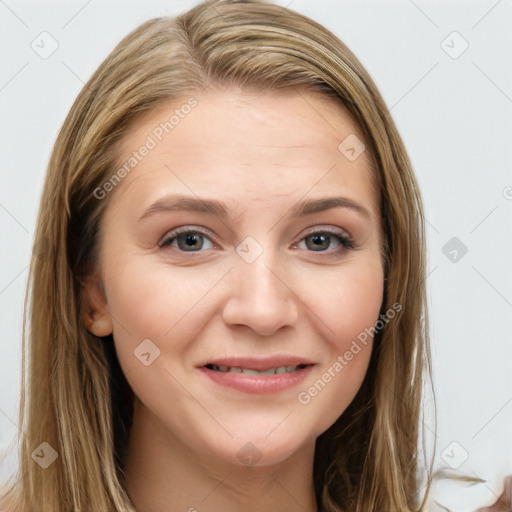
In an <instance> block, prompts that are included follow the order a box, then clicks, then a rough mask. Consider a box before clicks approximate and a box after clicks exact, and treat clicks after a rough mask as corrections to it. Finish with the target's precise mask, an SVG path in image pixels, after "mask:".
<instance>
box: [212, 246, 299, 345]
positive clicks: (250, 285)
mask: <svg viewBox="0 0 512 512" xmlns="http://www.w3.org/2000/svg"><path fill="white" fill-rule="evenodd" d="M268 253H269V251H268V250H266V251H264V253H263V254H261V255H260V256H259V257H258V258H257V259H256V260H255V261H253V262H252V263H248V262H246V261H244V260H243V259H242V258H240V259H239V260H237V262H236V268H234V269H233V270H232V271H231V272H230V273H229V278H228V279H229V296H228V299H227V301H226V302H225V305H224V308H223V314H222V316H223V319H224V322H225V323H226V324H228V325H231V326H242V325H243V326H247V327H249V328H251V329H252V330H253V331H254V332H256V333H258V334H260V335H261V336H270V335H272V334H273V333H275V332H276V331H278V330H279V329H280V328H281V327H285V326H293V325H295V323H296V322H297V320H298V318H299V299H298V297H297V296H296V295H295V293H294V291H293V288H294V286H293V282H290V273H289V272H286V271H285V270H284V269H283V265H279V264H278V263H277V262H276V259H274V258H266V257H264V256H266V254H268Z"/></svg>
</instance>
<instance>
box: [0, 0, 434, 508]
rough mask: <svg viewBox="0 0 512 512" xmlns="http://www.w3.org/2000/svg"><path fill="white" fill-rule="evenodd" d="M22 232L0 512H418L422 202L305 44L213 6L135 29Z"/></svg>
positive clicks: (81, 101) (364, 100)
mask: <svg viewBox="0 0 512 512" xmlns="http://www.w3.org/2000/svg"><path fill="white" fill-rule="evenodd" d="M37 226H38V227H37V233H36V238H35V246H36V247H47V250H45V252H44V255H43V256H44V257H43V256H41V255H39V256H37V255H36V253H37V251H35V253H34V256H33V259H32V262H31V268H30V281H29V282H30V289H29V292H28V293H29V295H28V300H29V301H30V304H31V310H30V316H29V325H30V335H29V343H28V346H27V347H25V344H24V351H25V350H26V351H27V353H28V358H29V374H28V380H27V382H26V391H25V388H23V394H22V397H21V405H20V425H21V426H22V428H21V430H22V431H23V432H24V433H25V436H24V437H22V438H21V440H20V441H21V446H20V472H19V475H18V479H17V481H16V483H15V484H14V485H13V486H12V488H10V489H9V492H7V493H6V495H5V498H4V504H5V505H4V506H5V507H6V510H8V511H9V512H21V511H27V512H28V511H34V510H44V511H45V512H46V511H48V512H50V511H55V512H57V511H69V510H73V511H90V510H94V511H105V512H107V511H112V510H116V511H131V512H133V511H135V510H137V511H140V512H143V511H146V510H159V511H160V510H161V511H170V510H189V511H193V510H209V511H216V510H240V509H242V510H267V509H268V510H270V509H271V510H280V511H287V510H301V509H303V510H307V511H313V510H318V511H349V510H350V511H354V510H356V511H369V510H379V511H388V510H389V511H391V510H392V511H397V510H400V511H402V510H403V511H405V510H407V511H412V510H423V509H424V507H425V504H426V500H427V495H428V489H429V487H430V478H429V477H428V476H423V475H422V469H425V468H422V467H421V463H420V456H419V455H420V454H419V453H418V447H417V439H418V434H419V432H420V430H419V421H420V420H419V414H420V406H421V395H422V382H423V380H424V377H430V359H429V349H428V346H429V344H428V321H427V311H426V305H425V240H424V219H423V209H422V203H421V197H420V194H419V191H418V187H417V183H416V180H415V177H414V174H413V172H412V169H411V165H410V162H409V159H408V157H407V155H406V152H405V149H404V146H403V144H402V142H401V139H400V137H399V135H398V132H397V130H396V127H395V125H394V123H393V121H392V119H391V117H390V115H389V112H388V110H387V108H386V106H385V104H384V102H383V100H382V98H381V96H380V94H379V92H378V91H377V88H376V87H375V85H374V83H373V81H372V80H371V78H370V77H369V75H368V73H367V72H366V71H365V69H364V68H363V67H362V65H361V64H360V63H359V62H358V60H357V59H356V58H355V56H354V55H353V54H352V53H351V52H350V51H349V50H348V49H347V47H346V46H345V45H344V44H343V43H342V42H340V41H339V40H338V39H337V38H336V37H335V36H334V35H333V34H331V33H330V32H328V31H327V30H326V29H325V28H324V27H322V26H320V25H318V24H317V23H315V22H313V21H312V20H310V19H308V18H305V17H304V16H301V15H299V14H296V13H294V12H293V11H290V10H288V9H283V8H281V7H277V6H273V5H271V4H266V3H263V2H258V1H253V2H246V1H226V0H219V1H215V2H213V1H210V2H204V3H202V4H200V5H198V6H197V7H196V8H194V9H192V10H191V11H189V12H187V13H185V14H183V15H181V16H179V17H178V18H176V19H167V18H161V19H155V20H151V21H149V22H147V23H145V24H144V25H142V26H141V27H139V28H138V29H136V30H135V31H134V32H133V33H131V34H130V35H128V36H127V37H126V38H125V39H124V40H123V41H121V43H120V44H119V45H118V46H117V47H116V48H115V49H114V50H113V52H112V53H111V55H109V56H108V57H107V59H106V60H105V61H104V62H103V63H102V64H101V66H100V67H99V69H98V70H97V71H96V73H95V74H94V75H93V77H92V78H91V79H90V80H89V82H88V83H87V84H86V86H85V87H84V89H83V90H82V92H81V93H80V95H79V96H78V98H77V100H76V101H75V104H74V105H73V107H72V109H71V112H70V113H69V115H68V117H67V119H66V121H65V123H64V126H63V128H62V130H61V132H60V134H59V137H58V139H57V141H56V144H55V148H54V151H53V154H52V157H51V161H50V164H49V168H48V172H47V178H46V182H45V186H44V191H43V197H42V201H41V207H40V212H39V216H38V225H37ZM191 253H194V254H191ZM23 379H25V373H24V374H23ZM26 395H28V397H27V396H26ZM26 400H27V401H28V403H27V411H26V415H25V414H24V410H25V401H26ZM427 475H428V473H427Z"/></svg>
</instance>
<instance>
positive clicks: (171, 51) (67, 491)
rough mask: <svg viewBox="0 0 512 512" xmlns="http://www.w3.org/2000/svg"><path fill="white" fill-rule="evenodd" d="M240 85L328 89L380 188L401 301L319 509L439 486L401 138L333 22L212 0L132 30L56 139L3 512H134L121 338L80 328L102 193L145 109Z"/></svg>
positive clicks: (404, 502) (389, 279)
mask: <svg viewBox="0 0 512 512" xmlns="http://www.w3.org/2000/svg"><path fill="white" fill-rule="evenodd" d="M231 84H235V85H238V86H241V87H243V88H250V89H256V90H265V91H271V90H277V89H286V88H288V90H290V91H297V92H298V91H301V90H315V91H320V92H321V93H322V94H325V95H326V96H328V97H330V98H332V100H333V101H335V102H337V103H338V104H339V105H344V106H345V108H346V109H347V110H348V111H349V112H350V114H351V115H352V116H353V118H354V119H355V121H356V122H357V123H358V125H359V127H360V129H361V133H362V134H363V136H364V140H365V144H366V146H367V150H368V151H369V153H370V155H371V158H372V161H373V175H374V178H375V183H376V186H377V190H378V193H379V195H380V208H381V215H382V235H383V242H384V243H383V257H384V268H385V283H384V290H385V292H384V300H383V304H382V310H381V312H382V313H384V312H386V311H388V310H389V309H390V308H392V307H393V305H394V304H396V303H398V304H400V305H402V306H403V308H402V310H401V312H400V315H398V316H397V317H396V318H395V319H394V320H393V321H391V322H389V323H388V324H387V325H386V327H385V328H384V329H382V330H381V331H379V332H378V333H377V334H376V336H375V339H374V349H373V352H372V357H371V360H370V364H369V368H368V371H367V374H366V377H365V380H364V382H363V384H362V386H361V389H360V390H359V392H358V394H357V396H356V397H355V399H354V400H353V402H352V403H351V404H350V406H349V407H348V408H347V409H346V411H345V412H344V413H343V414H342V415H341V417H340V418H339V419H338V420H337V421H336V423H335V424H334V425H333V426H332V427H331V428H330V429H328V430H327V431H326V432H324V433H323V434H322V435H321V436H320V437H319V438H318V439H317V443H316V451H315V461H314V483H315V490H316V497H317V502H318V507H319V510H320V511H325V512H341V511H351V512H352V511H357V512H368V511H379V512H388V511H393V512H396V511H413V510H414V511H417V510H423V507H424V506H425V500H426V495H427V490H428V488H429V486H430V479H429V478H428V477H427V485H426V487H425V489H426V490H425V492H420V488H421V487H422V484H421V483H420V480H421V475H420V473H421V471H420V469H421V461H420V459H419V449H418V444H419V443H418V440H419V437H420V428H419V425H420V415H421V403H422V392H423V390H424V386H425V384H424V381H425V380H427V381H428V382H431V370H430V353H429V340H428V317H427V308H426V291H425V277H426V276H425V268H426V264H425V238H424V237H425V235H424V218H423V208H422V202H421V197H420V193H419V190H418V186H417V182H416V180H415V177H414V173H413V171H412V168H411V164H410V161H409V158H408V156H407V154H406V151H405V148H404V145H403V143H402V141H401V139H400V136H399V134H398V131H397V129H396V127H395V124H394V122H393V120H392V118H391V116H390V114H389V111H388V109H387V107H386V105H385V103H384V101H383V99H382V97H381V95H380V93H379V92H378V90H377V88H376V86H375V84H374V82H373V81H372V79H371V78H370V76H369V74H368V73H367V72H366V70H365V69H364V68H363V66H362V65H361V64H360V63H359V61H358V60H357V58H356V57H355V56H354V55H353V53H352V52H351V51H350V50H349V49H348V48H347V47H346V46H345V45H344V44H343V43H342V42H341V41H340V40H339V39H338V38H337V37H336V36H334V35H333V34H332V33H330V32H329V31H328V30H326V29H325V28H324V27H322V26H321V25H319V24H318V23H316V22H314V21H312V20H310V19H308V18H307V17H305V16H302V15H300V14H297V13H295V12H293V11H291V10H289V9H285V8H282V7H279V6H276V5H272V4H270V3H266V2H263V1H257V0H255V1H243V0H216V1H214V0H210V1H205V2H203V3H201V4H200V5H198V6H197V7H195V8H193V9H192V10H190V11H188V12H186V13H184V14H182V15H180V16H179V17H176V18H158V19H153V20H150V21H148V22H146V23H144V24H143V25H141V26H140V27H139V28H137V29H136V30H134V31H133V32H132V33H131V34H129V35H128V36H126V37H125V38H124V39H123V40H122V41H121V42H120V43H119V44H118V45H117V47H116V48H115V49H114V50H113V51H112V53H111V54H110V55H109V56H108V57H107V58H106V59H105V61H104V62H103V63H102V64H101V65H100V67H99V68H98V70H97V71H96V72H95V73H94V75H93V76H92V77H91V79H90V80H89V81H88V82H87V84H86V85H85V86H84V88H83V90H82V91H81V92H80V94H79V96H78V97H77V99H76V101H75V103H74V104H73V106H72V108H71V111H70V112H69V114H68V116H67V118H66V120H65V122H64V125H63V127H62V129H61V131H60V133H59V135H58V138H57V140H56V143H55V146H54V149H53V152H52V155H51V159H50V162H49V166H48V170H47V175H46V181H45V184H44V190H43V194H42V200H41V205H40V210H39V214H38V219H37V230H36V235H35V239H34V247H36V248H38V250H37V251H34V253H33V256H32V259H31V264H30V270H29V282H28V286H27V293H26V297H25V313H24V322H23V363H22V394H21V402H20V412H19V427H20V430H21V431H22V432H23V433H22V434H21V433H20V434H18V436H19V439H18V440H17V441H18V443H19V463H20V466H19V471H18V474H17V478H16V480H15V481H13V482H11V483H10V485H9V486H8V487H6V489H5V491H4V492H5V495H4V500H5V501H6V502H7V503H8V504H9V512H34V511H38V510H44V512H70V511H71V510H72V511H74V512H92V511H94V512H111V511H114V510H115V511H123V512H134V511H135V509H134V506H133V505H132V504H131V503H130V500H129V498H128V496H127V494H126V491H125V485H124V484H125V482H124V473H123V467H122V462H123V454H124V450H125V448H126V445H127V440H128V435H129V430H130V424H131V423H130V422H131V416H132V412H133V410H132V401H133V393H132V392H131V389H130V387H129V386H128V383H127V382H126V379H125V378H124V375H123V373H122V371H121V369H120V367H119V363H118V361H117V358H116V355H115V351H114V349H113V342H112V338H111V336H110V337H106V338H103V339H99V338H96V337H95V336H93V335H92V334H90V333H89V332H88V331H87V330H86V328H85V325H84V323H83V319H82V310H81V308H82V302H81V290H82V286H81V282H82V281H81V279H82V277H84V276H86V275H87V274H88V273H89V272H91V270H92V269H93V268H94V266H95V265H96V264H97V263H98V262H97V258H96V256H97V254H96V249H97V242H98V240H97V232H98V223H99V219H100V218H101V215H102V212H103V210H104V208H105V207H106V205H107V204H108V199H109V198H108V196H107V197H106V198H105V199H102V200H98V199H97V197H95V195H94V194H93V191H94V190H95V189H97V187H99V186H101V184H102V183H104V182H105V180H107V179H108V178H109V177H110V176H112V174H113V172H114V170H115V169H116V164H117V158H118V154H117V151H116V148H117V147H118V143H119V141H120V140H121V139H122V138H123V135H124V134H125V133H126V132H127V130H128V128H129V127H130V126H131V125H132V123H134V122H135V121H136V120H137V118H138V117H139V116H140V115H141V114H142V113H144V112H147V111H149V110H152V109H154V108H155V107H156V106H157V104H158V103H159V102H161V101H163V100H168V99H171V98H177V97H183V96H185V95H190V94H192V93H194V91H199V92H201V91H203V92H204V91H205V90H207V88H208V87H209V86H210V85H216V86H225V85H231ZM41 248H44V250H40V249H41ZM27 321H28V322H29V332H28V333H27V329H26V324H27ZM27 358H28V362H26V359H27ZM27 365H28V368H27V370H26V369H25V366H27ZM425 377H428V379H425ZM42 443H47V444H48V445H49V446H50V447H52V449H54V450H55V452H56V454H57V455H58V458H57V459H56V461H55V462H54V463H53V464H51V465H50V466H49V467H47V468H46V469H43V468H42V467H41V466H40V465H39V464H37V463H36V462H35V459H34V458H33V453H34V451H35V450H36V449H38V450H41V449H48V446H47V445H42V447H41V444H42ZM52 453H53V452H52Z"/></svg>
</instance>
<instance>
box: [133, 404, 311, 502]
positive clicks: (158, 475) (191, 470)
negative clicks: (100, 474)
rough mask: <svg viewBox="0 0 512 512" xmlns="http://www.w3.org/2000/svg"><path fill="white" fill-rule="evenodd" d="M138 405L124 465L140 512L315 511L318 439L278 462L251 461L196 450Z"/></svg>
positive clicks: (134, 500)
mask: <svg viewBox="0 0 512 512" xmlns="http://www.w3.org/2000/svg"><path fill="white" fill-rule="evenodd" d="M136 402H137V401H136ZM134 409H135V410H134V417H133V426H132V430H131V432H130V441H129V445H128V450H127V457H126V461H125V468H124V469H125V474H126V487H127V492H128V495H129V497H130V499H131V501H132V503H133V504H134V506H135V508H136V510H137V512H150V511H154V510H158V511H160V512H175V511H183V512H185V511H186V512H201V511H203V510H208V512H235V511H237V512H238V511H240V510H244V511H247V512H261V511H262V510H273V511H275V512H297V510H301V511H304V512H316V511H317V507H316V500H315V493H314V487H313V459H314V448H315V447H314V443H311V445H310V446H309V445H308V446H307V447H304V448H302V449H300V450H298V451H297V452H295V453H294V454H293V455H292V456H291V457H289V458H287V459H286V460H284V461H281V462H279V463H278V464H275V465H269V466H264V467H258V466H253V467H248V466H244V465H242V464H234V463H230V462H226V461H223V460H220V459H219V458H218V457H215V456H213V455H204V454H197V453H196V452H194V451H193V450H192V449H191V448H189V447H188V446H186V445H184V444H183V443H181V442H180V441H179V440H178V439H176V437H174V436H173V435H172V433H171V432H170V431H169V430H168V429H167V428H165V426H164V425H163V424H162V423H161V422H159V421H158V419H157V418H155V416H153V415H151V414H150V413H149V411H147V409H146V410H145V411H144V413H143V414H142V413H141V411H142V409H143V406H139V407H135V408H134Z"/></svg>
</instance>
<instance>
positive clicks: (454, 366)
mask: <svg viewBox="0 0 512 512" xmlns="http://www.w3.org/2000/svg"><path fill="white" fill-rule="evenodd" d="M195 3H196V2H195V1H189V0H179V1H173V2H171V1H157V0H151V1H147V2H136V1H133V0H131V1H124V0H123V1H121V0H117V1H109V2H104V1H103V2H100V1H99V0H89V1H85V0H73V1H69V0H68V1H65V2H64V1H61V2H57V1H39V2H28V1H15V0H0V44H1V66H0V133H1V138H0V173H1V175H0V185H1V186H0V228H1V233H2V237H1V258H2V259H1V265H0V314H1V321H2V336H1V337H0V350H1V358H0V447H1V448H5V447H7V446H8V444H9V442H10V441H11V439H12V437H13V436H14V434H15V433H16V431H17V426H16V422H17V407H18V401H19V398H18V397H19V389H20V382H19V379H20V375H21V319H22V306H23V296H24V288H25V284H26V278H27V266H28V263H29V256H30V250H31V240H32V236H33V233H34V225H35V218H36V212H37V207H38V201H39V197H40V193H41V188H42V183H43V179H44V173H45V167H46V164H47V162H48V158H49V154H50V151H51V148H52V145H53V143H54V140H55V137H56V135H57V132H58V130H59V128H60V126H61V124H62V122H63V120H64V118H65V116H66V114H67V112H68V110H69V108H70V107H71V104H72V102H73V101H74V99H75V97H76V95H77V94H78V92H79V91H80V89H81V88H82V86H83V84H84V83H85V81H86V80H87V79H88V78H89V77H90V76H91V74H92V73H93V72H94V70H95V69H96V68H97V67H98V65H99V64H100V62H101V61H102V60H103V59H104V58H105V57H106V56H107V54H108V53H109V52H110V51H111V50H112V48H113V47H114V46H115V44H117V42H118V41H119V40H120V39H121V38H122V37H124V36H125V35H126V34H127V33H128V32H129V31H131V30H132V29H134V28H135V27H136V26H138V25H139V24H140V23H142V22H143V21H145V20H147V19H149V18H152V17H155V16H165V15H175V14H177V13H179V12H181V11H183V10H186V9H187V8H189V7H191V6H193V5H195ZM278 3H279V4H280V5H283V6H285V5H289V6H290V8H293V9H295V10H297V11H299V12H302V13H304V14H306V15H309V16H311V17H312V18H314V19H315V20H317V21H319V22H320V23H322V24H324V25H325V26H327V27H328V28H330V29H331V30H332V31H333V32H335V33H336V34H337V35H338V36H339V37H340V38H341V39H342V40H343V41H344V42H345V43H346V44H347V45H348V46H349V47H350V48H351V49H352V50H353V51H354V53H355V54H356V55H357V56H358V58H359V59H360V60H361V62H362V63H363V65H364V66H366V68H367V69H368V71H369V72H370V74H371V75H372V77H373V78H374V80H375V82H376V83H377V86H378V87H379V88H380V90H381V92H382V94H383V96H384V99H385V100H386V102H387V104H388V106H389V107H390V108H391V112H392V115H393V117H394V119H395V121H396V123H397V125H398V128H399V130H400V132H401V135H402V137H403V139H404V142H405V144H406V147H407V149H408V152H409V155H410V157H411V159H412V162H413V165H414V167H415V170H416V173H417V177H418V180H419V183H420V186H421V189H422V193H423V197H424V202H425V206H426V216H427V219H428V227H427V235H428V245H429V277H428V289H429V303H430V316H431V327H432V332H431V337H432V345H433V360H434V371H435V386H436V392H437V396H436V399H437V408H438V430H437V467H441V466H445V467H448V468H450V466H452V467H454V468H455V467H457V466H458V469H456V470H455V469H453V470H452V472H459V473H464V474H469V475H477V476H479V477H481V478H483V479H485V480H486V481H487V482H486V483H485V484H478V485H474V486H467V485H466V484H460V483H444V484H442V485H441V484H440V485H439V486H437V487H436V492H435V495H434V496H435V498H436V499H437V500H438V501H439V502H441V503H443V505H445V506H448V507H450V508H451V509H452V510H454V511H466V510H467V511H470V510H474V509H476V507H477V506H481V505H484V504H487V503H490V502H492V501H494V500H495V499H496V495H497V494H498V493H499V492H501V485H502V480H503V477H504V476H505V474H507V473H510V472H512V440H511V437H512V371H511V366H512V364H511V362H512V345H511V343H510V342H511V338H512V336H511V332H510V331H511V322H510V320H511V319H512V272H511V265H512V236H511V234H512V172H511V163H512V158H511V155H512V139H511V134H512V68H511V64H512V0H499V1H497V0H480V1H469V0H464V1H462V0H461V1H441V0H437V1H435V2H434V1H426V0H415V1H413V0H396V1H383V0H372V1H370V0H359V1H339V0H338V1H335V0H317V1H314V2H313V1H311V0H310V1H307V0H292V1H289V0H283V1H279V2H278ZM43 31H46V32H48V33H49V34H50V35H51V38H53V39H54V40H55V41H56V42H57V43H58V48H57V49H56V51H55V52H54V53H53V54H52V55H50V56H49V57H47V58H42V57H41V56H40V55H39V54H38V53H36V51H34V50H33V49H32V47H31V45H32V44H33V45H35V44H36V43H38V42H39V43H38V44H39V45H40V46H41V45H42V43H41V42H40V41H41V38H42V37H45V38H47V39H45V41H46V42H45V48H46V50H48V49H49V48H51V46H50V45H51V40H50V39H48V37H49V36H40V34H41V32H43ZM454 31H456V32H458V34H459V35H457V34H453V32H454ZM33 41H35V42H34V43H33ZM443 41H444V42H443ZM466 44H468V45H469V46H468V48H467V50H465V51H464V52H463V53H461V51H462V50H463V49H464V47H465V45H466ZM40 51H42V50H40ZM459 53H461V54H460V55H459ZM450 54H451V55H450ZM43 56H45V55H43ZM452 237H457V239H458V241H455V242H453V241H452V242H451V244H453V243H455V245H453V246H452V245H450V244H449V245H448V246H446V247H445V245H446V244H447V243H448V242H449V241H450V239H452ZM461 244H464V246H465V247H466V248H467V253H466V254H464V255H462V251H461V250H460V249H461V247H462V245H461ZM443 248H445V249H444V252H443ZM453 250H456V251H457V254H455V253H454V252H453ZM450 251H451V254H450ZM445 253H446V254H447V255H445ZM454 258H455V259H456V261H451V259H454ZM426 405H427V413H428V410H431V409H432V404H431V401H428V402H427V404H426ZM425 424H426V434H427V438H428V444H429V446H431V444H432V439H433V435H432V434H431V430H432V428H433V426H432V421H431V419H430V416H429V415H428V414H427V419H426V420H425ZM453 443H455V444H453ZM465 457H467V458H466V460H464V458H465ZM463 460H464V462H462V461H463ZM16 464H17V462H16V455H15V454H14V453H11V454H10V455H9V456H8V457H7V459H6V461H5V462H4V464H3V466H2V467H1V468H0V478H4V477H5V476H6V475H7V474H10V473H11V472H12V471H13V469H14V468H15V466H16ZM459 465H460V466H459Z"/></svg>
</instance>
